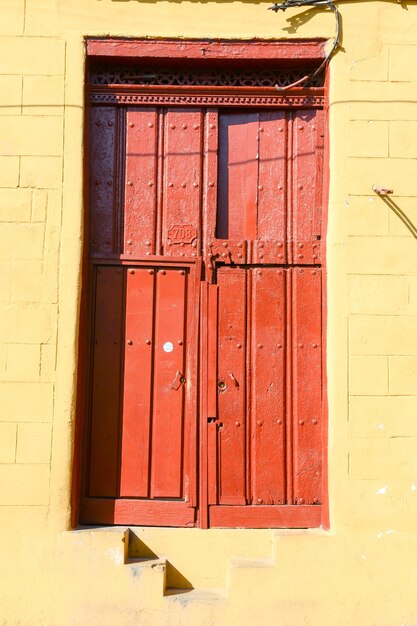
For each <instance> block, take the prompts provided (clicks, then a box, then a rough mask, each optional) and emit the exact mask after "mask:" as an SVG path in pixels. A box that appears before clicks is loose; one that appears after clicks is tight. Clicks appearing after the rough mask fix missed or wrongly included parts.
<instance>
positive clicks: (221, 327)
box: [217, 268, 247, 504]
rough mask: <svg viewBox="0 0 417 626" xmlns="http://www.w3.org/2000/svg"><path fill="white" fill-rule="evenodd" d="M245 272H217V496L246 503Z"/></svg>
mask: <svg viewBox="0 0 417 626" xmlns="http://www.w3.org/2000/svg"><path fill="white" fill-rule="evenodd" d="M246 283H247V276H246V271H245V270H243V269H232V268H227V269H224V270H220V271H219V274H218V286H219V309H218V351H219V352H218V375H217V379H218V382H217V386H218V419H219V426H218V428H219V431H218V432H219V437H218V456H219V459H218V464H219V478H218V480H219V482H218V499H219V502H220V503H222V504H245V503H246Z"/></svg>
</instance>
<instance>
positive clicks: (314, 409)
mask: <svg viewBox="0 0 417 626" xmlns="http://www.w3.org/2000/svg"><path fill="white" fill-rule="evenodd" d="M291 271H292V273H293V323H292V326H293V424H294V426H293V441H294V452H293V454H294V458H293V472H294V479H293V480H294V503H295V504H318V503H320V502H321V487H322V480H321V473H322V449H321V445H322V406H321V401H322V363H321V330H322V324H321V270H319V269H317V268H314V269H307V268H299V269H295V268H294V269H293V270H291Z"/></svg>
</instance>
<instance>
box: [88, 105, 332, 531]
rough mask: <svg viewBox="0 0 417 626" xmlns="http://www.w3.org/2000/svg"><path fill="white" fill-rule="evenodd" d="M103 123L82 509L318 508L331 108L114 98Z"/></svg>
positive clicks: (157, 516) (106, 515)
mask: <svg viewBox="0 0 417 626" xmlns="http://www.w3.org/2000/svg"><path fill="white" fill-rule="evenodd" d="M90 128H91V171H90V174H91V196H90V267H91V272H90V273H91V281H90V284H91V332H90V335H91V359H90V361H91V367H90V389H91V392H90V394H89V405H88V412H89V421H88V429H87V430H88V432H87V436H86V440H87V441H86V446H85V472H84V474H85V478H84V494H83V499H82V506H81V517H82V521H84V522H96V523H121V524H144V525H146V524H152V525H179V526H180V525H182V526H184V525H195V524H200V525H201V526H207V525H211V526H249V527H250V526H253V527H265V526H282V525H285V526H291V525H304V526H305V525H307V526H311V525H317V524H318V523H319V522H320V503H321V499H322V496H321V456H322V451H321V440H322V420H321V352H322V349H321V307H322V304H321V268H320V238H321V187H322V183H321V172H322V166H321V159H322V137H323V129H322V111H321V110H319V109H313V108H310V109H303V110H289V109H285V110H284V109H282V110H281V109H275V110H263V109H259V110H256V109H253V108H251V109H249V108H248V109H244V108H242V109H235V110H230V109H217V108H207V107H205V108H203V107H201V106H200V107H197V106H189V107H181V106H160V107H156V106H153V105H152V104H149V105H147V106H134V105H131V106H128V107H124V106H116V105H106V106H97V107H94V108H93V110H92V114H91V124H90ZM197 400H198V402H197ZM197 487H198V488H197Z"/></svg>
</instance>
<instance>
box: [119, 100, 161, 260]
mask: <svg viewBox="0 0 417 626" xmlns="http://www.w3.org/2000/svg"><path fill="white" fill-rule="evenodd" d="M157 128H158V118H157V111H156V109H154V108H132V109H129V110H128V112H127V114H126V173H125V209H124V244H123V251H124V252H125V254H132V255H136V256H137V255H142V256H145V255H150V254H155V245H156V199H157V196H156V188H157V140H158V134H157Z"/></svg>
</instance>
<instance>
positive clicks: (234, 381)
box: [229, 372, 239, 389]
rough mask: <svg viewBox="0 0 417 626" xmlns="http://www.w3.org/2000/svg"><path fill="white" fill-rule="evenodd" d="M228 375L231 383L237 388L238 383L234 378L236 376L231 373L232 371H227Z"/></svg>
mask: <svg viewBox="0 0 417 626" xmlns="http://www.w3.org/2000/svg"><path fill="white" fill-rule="evenodd" d="M229 376H230V378H231V380H232V383H233V384H234V386H235V387H236V389H239V383H238V381H237V380H236V378H235V377H234V376H233V373H232V372H229Z"/></svg>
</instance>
